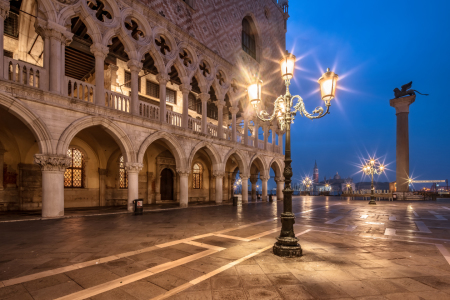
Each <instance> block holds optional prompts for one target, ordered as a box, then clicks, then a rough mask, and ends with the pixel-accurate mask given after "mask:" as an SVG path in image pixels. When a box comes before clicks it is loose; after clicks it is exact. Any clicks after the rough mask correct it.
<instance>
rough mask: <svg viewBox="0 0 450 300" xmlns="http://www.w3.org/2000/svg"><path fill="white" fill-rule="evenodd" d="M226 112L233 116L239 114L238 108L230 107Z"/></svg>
mask: <svg viewBox="0 0 450 300" xmlns="http://www.w3.org/2000/svg"><path fill="white" fill-rule="evenodd" d="M228 110H229V111H230V113H232V114H234V115H235V114H237V113H238V112H239V107H235V106H232V107H230V108H228Z"/></svg>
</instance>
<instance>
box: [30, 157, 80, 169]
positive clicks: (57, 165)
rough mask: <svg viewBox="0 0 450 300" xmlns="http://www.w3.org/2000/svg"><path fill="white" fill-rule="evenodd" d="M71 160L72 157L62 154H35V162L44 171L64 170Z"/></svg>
mask: <svg viewBox="0 0 450 300" xmlns="http://www.w3.org/2000/svg"><path fill="white" fill-rule="evenodd" d="M71 161H72V160H71V159H70V157H67V156H62V155H45V154H35V155H34V163H35V164H37V165H39V166H40V167H41V170H42V171H61V172H64V171H65V170H66V168H67V167H69V166H70V163H71Z"/></svg>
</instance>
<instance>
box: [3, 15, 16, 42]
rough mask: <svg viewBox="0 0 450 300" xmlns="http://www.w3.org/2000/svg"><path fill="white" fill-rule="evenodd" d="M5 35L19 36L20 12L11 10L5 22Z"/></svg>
mask: <svg viewBox="0 0 450 300" xmlns="http://www.w3.org/2000/svg"><path fill="white" fill-rule="evenodd" d="M4 26H5V27H4V28H5V29H4V30H5V31H4V32H5V35H7V36H9V37H12V38H15V39H17V38H19V14H18V13H15V12H13V11H9V15H8V17H7V18H6V19H5V23H4Z"/></svg>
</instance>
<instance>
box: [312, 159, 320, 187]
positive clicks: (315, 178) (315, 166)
mask: <svg viewBox="0 0 450 300" xmlns="http://www.w3.org/2000/svg"><path fill="white" fill-rule="evenodd" d="M313 174H314V175H313V182H314V183H319V168H318V167H317V161H314V173H313Z"/></svg>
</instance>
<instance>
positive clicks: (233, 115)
mask: <svg viewBox="0 0 450 300" xmlns="http://www.w3.org/2000/svg"><path fill="white" fill-rule="evenodd" d="M229 110H230V112H231V141H232V142H234V143H236V142H237V139H236V130H237V125H236V114H237V113H238V112H239V107H236V106H233V107H230V108H229Z"/></svg>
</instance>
